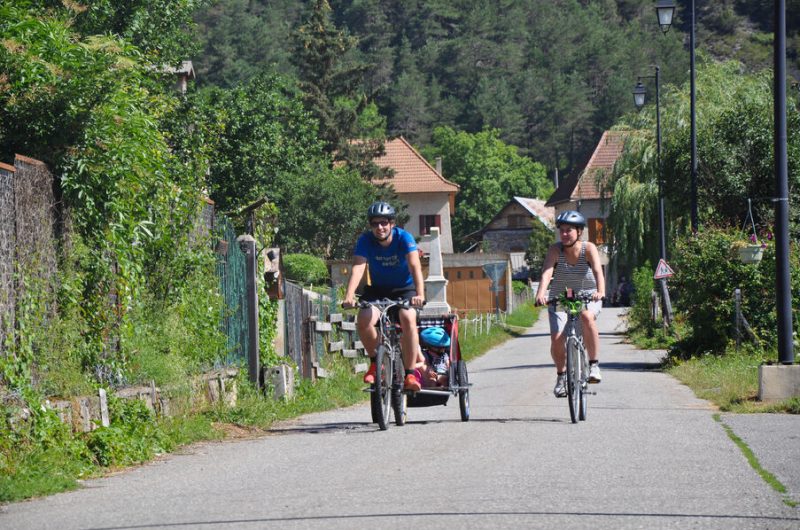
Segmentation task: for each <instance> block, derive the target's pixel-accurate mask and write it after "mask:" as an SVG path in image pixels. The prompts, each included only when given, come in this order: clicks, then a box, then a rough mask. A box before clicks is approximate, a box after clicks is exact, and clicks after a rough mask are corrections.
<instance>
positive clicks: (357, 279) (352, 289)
mask: <svg viewBox="0 0 800 530" xmlns="http://www.w3.org/2000/svg"><path fill="white" fill-rule="evenodd" d="M366 269H367V258H365V257H364V256H353V265H352V267H351V268H350V280H349V281H348V282H347V291H346V292H345V295H344V301H343V302H342V305H343V306H345V307H354V306H355V303H356V289H358V285H359V284H360V283H361V278H362V277H363V276H364V271H365V270H366Z"/></svg>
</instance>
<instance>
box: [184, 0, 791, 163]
mask: <svg viewBox="0 0 800 530" xmlns="http://www.w3.org/2000/svg"><path fill="white" fill-rule="evenodd" d="M314 3H315V2H302V3H299V2H296V1H293V0H269V1H267V0H226V1H224V2H222V1H219V2H215V3H214V4H213V5H211V6H210V7H208V8H207V9H206V10H204V11H202V12H201V13H200V14H199V15H198V16H197V17H196V20H197V22H198V25H199V28H198V29H199V31H198V35H199V44H200V46H201V49H202V51H201V52H200V53H199V54H198V55H197V56H196V57H193V60H194V63H195V66H196V68H197V71H198V82H199V83H200V84H205V85H216V86H222V87H230V86H234V85H236V84H237V83H240V82H241V81H243V80H246V79H249V78H250V77H252V76H254V75H256V74H257V73H260V72H263V71H277V72H280V73H283V74H288V75H289V76H296V75H297V72H296V71H295V68H294V67H293V65H292V63H291V61H290V58H291V56H292V51H291V50H292V48H291V47H292V45H293V32H294V31H295V28H296V27H297V26H298V25H299V24H301V23H302V21H303V20H305V19H307V17H308V13H309V9H310V7H311V5H313V4H314ZM677 3H678V5H679V8H678V13H677V15H676V23H675V27H673V28H672V29H671V30H670V31H669V32H668V33H667V34H666V35H664V34H662V33H661V31H660V29H659V27H658V25H657V20H656V15H655V1H654V0H616V1H614V0H498V1H482V0H426V1H422V0H403V1H400V0H330V6H331V8H332V10H333V15H334V21H335V23H336V25H337V27H338V28H339V29H342V30H344V31H346V32H347V33H349V34H350V35H351V36H353V37H355V38H356V39H357V46H356V47H355V48H354V49H353V50H351V51H350V52H349V53H348V54H347V57H346V60H347V61H348V63H350V64H351V65H357V66H360V67H361V68H362V69H363V72H364V73H363V77H362V80H361V82H362V90H363V93H365V94H366V95H367V96H368V97H369V98H370V99H371V100H372V101H374V102H375V103H376V104H377V106H378V109H379V111H380V113H381V114H382V115H383V116H385V117H386V119H387V133H388V134H389V135H399V134H402V135H404V136H405V137H406V138H408V139H409V140H410V141H412V142H413V143H415V144H417V145H421V146H424V145H426V144H427V143H428V142H429V140H430V138H431V134H432V131H433V128H434V127H436V126H439V125H447V126H452V127H454V128H456V129H459V130H464V131H467V132H478V131H481V130H483V129H484V128H487V127H492V128H497V129H499V130H500V137H501V139H502V140H503V141H505V142H507V143H510V144H513V145H516V146H518V147H520V148H521V152H522V153H523V154H527V155H529V156H531V157H532V158H533V159H534V160H536V161H538V162H541V163H543V164H544V165H545V166H546V167H547V168H548V171H550V172H552V170H553V169H555V168H558V169H559V170H560V171H561V172H562V173H563V172H569V171H572V170H574V169H576V168H579V167H580V166H581V165H582V164H583V163H585V161H586V157H587V156H588V154H589V153H590V152H591V149H592V148H593V147H594V144H595V142H596V141H597V139H598V138H599V135H600V133H601V132H602V131H603V130H604V129H606V128H608V127H610V126H611V125H612V124H613V123H614V122H615V121H616V120H617V119H618V118H619V117H620V116H621V115H623V114H624V113H626V112H629V111H630V110H632V103H631V89H632V87H633V85H634V84H635V82H636V76H637V75H647V74H652V66H651V65H654V64H659V65H660V66H661V79H662V83H664V84H674V85H679V84H681V83H683V82H684V81H685V80H686V79H687V77H688V69H689V54H688V51H687V47H688V29H689V20H690V16H689V9H688V6H689V2H688V1H678V2H677ZM786 4H787V7H786V12H787V30H788V35H789V37H788V47H789V64H790V71H791V72H793V73H794V74H795V76H797V72H798V65H799V64H800V63H798V49H799V48H800V37H798V28H799V27H800V23H799V21H800V0H789V1H787V2H786ZM772 5H773V2H772V1H768V0H727V1H709V0H698V1H697V2H696V17H697V28H696V38H697V46H696V49H697V54H698V58H699V59H698V60H703V58H704V57H710V58H714V59H729V58H734V59H738V60H740V61H742V62H743V63H744V64H746V65H747V66H748V68H750V69H752V70H760V69H762V68H764V67H769V66H771V64H772V36H771V33H770V32H771V29H772V28H771V25H772V11H773V9H772Z"/></svg>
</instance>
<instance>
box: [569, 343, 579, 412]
mask: <svg viewBox="0 0 800 530" xmlns="http://www.w3.org/2000/svg"><path fill="white" fill-rule="evenodd" d="M580 389H581V365H580V351H579V349H578V341H577V340H576V339H575V338H574V337H569V338H567V398H568V399H567V401H568V402H569V417H570V419H571V420H572V423H578V417H579V415H580V411H579V410H578V408H579V405H580V403H579V401H580Z"/></svg>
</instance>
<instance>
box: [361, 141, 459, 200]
mask: <svg viewBox="0 0 800 530" xmlns="http://www.w3.org/2000/svg"><path fill="white" fill-rule="evenodd" d="M385 148H386V154H384V155H383V156H380V157H378V158H376V159H375V163H376V164H377V165H378V166H380V167H389V168H391V169H393V170H394V177H392V178H391V179H388V180H387V181H386V182H390V183H391V184H392V186H393V187H394V189H395V191H396V192H397V193H432V192H433V193H437V192H438V193H456V192H458V189H459V186H458V184H456V183H454V182H450V181H449V180H447V179H446V178H444V177H443V176H442V175H441V174H440V173H439V172H438V171H436V170H435V169H434V168H433V167H432V166H431V165H430V164H429V163H428V161H427V160H425V158H423V156H422V155H420V154H419V152H417V150H416V149H414V148H413V147H412V146H411V144H409V143H408V142H407V141H406V139H405V138H403V137H402V136H401V137H399V138H395V139H394V140H389V141H387V142H386V145H385ZM376 183H380V181H378V182H376Z"/></svg>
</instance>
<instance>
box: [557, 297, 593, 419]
mask: <svg viewBox="0 0 800 530" xmlns="http://www.w3.org/2000/svg"><path fill="white" fill-rule="evenodd" d="M591 299H592V298H591V296H587V295H578V296H576V297H572V298H569V297H567V296H564V297H562V298H560V299H554V300H551V301H550V303H551V304H553V305H555V306H560V307H561V308H562V309H564V310H565V311H566V313H567V323H566V325H565V327H564V332H563V336H564V346H565V350H566V354H567V398H568V402H569V415H570V419H571V420H572V423H577V422H578V421H579V420H585V419H586V413H587V407H588V394H589V392H588V378H589V356H588V352H587V351H586V346H585V345H584V343H583V335H582V330H580V331H579V329H580V328H579V326H578V319H579V318H580V315H581V313H582V312H583V311H584V310H585V309H586V304H587V303H588V302H589V301H591Z"/></svg>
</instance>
